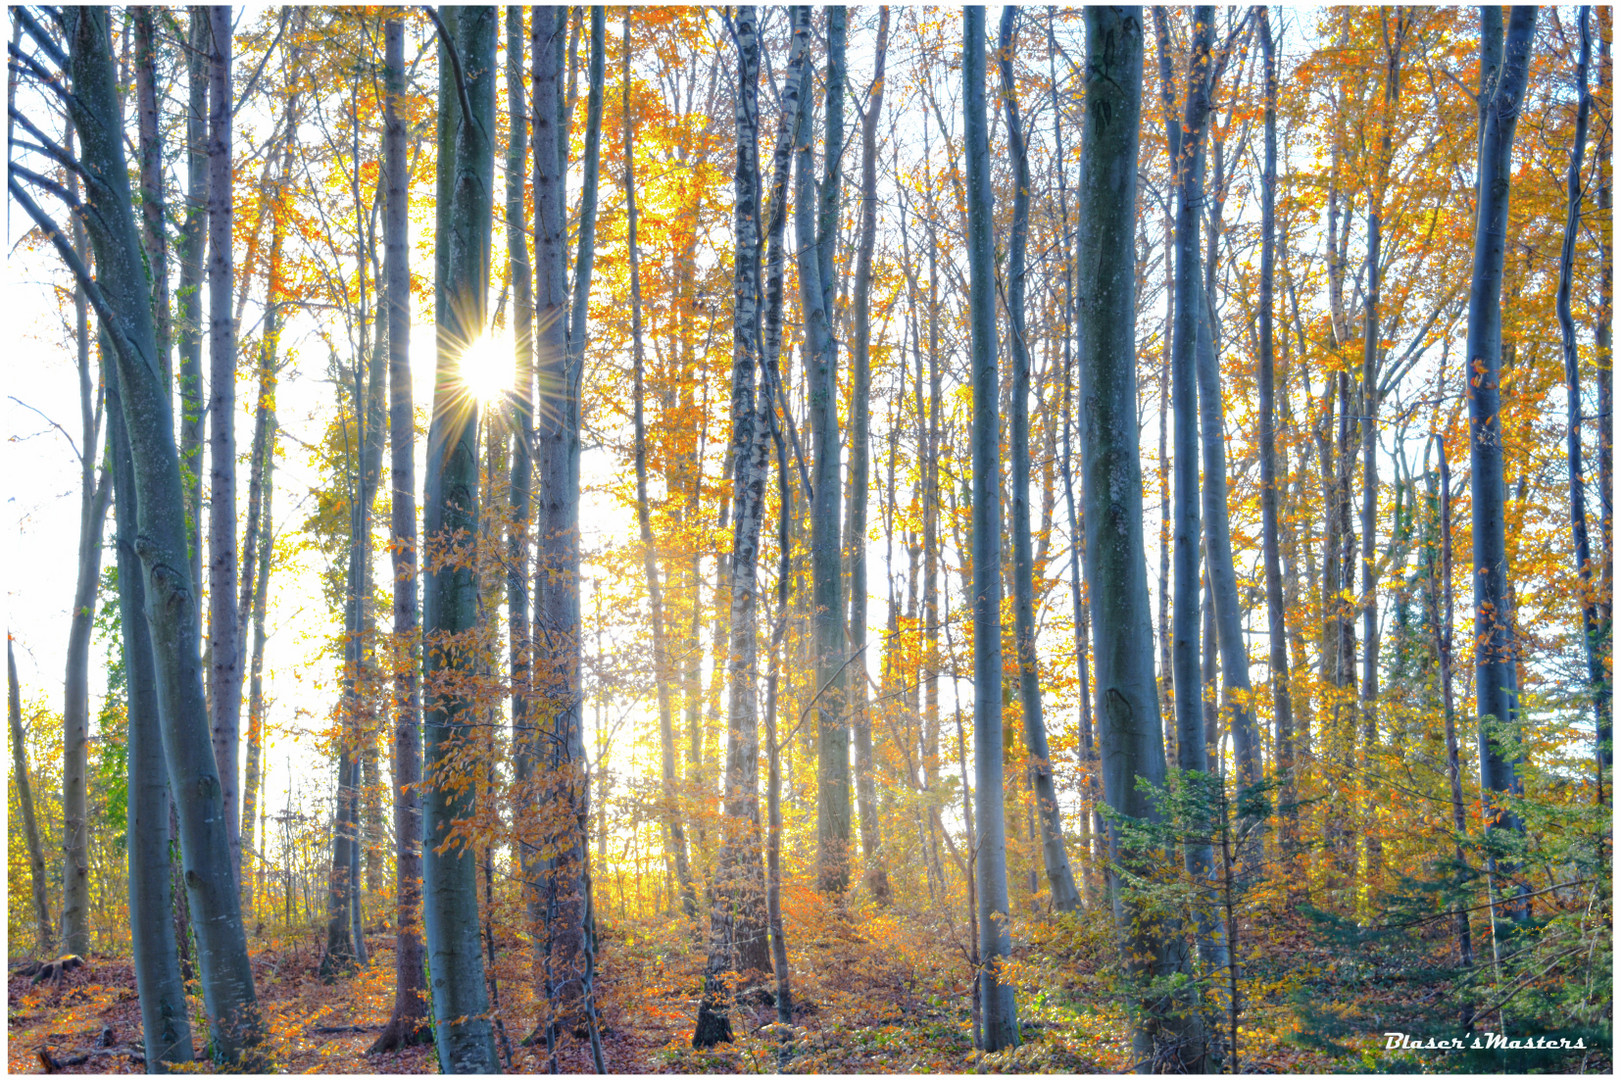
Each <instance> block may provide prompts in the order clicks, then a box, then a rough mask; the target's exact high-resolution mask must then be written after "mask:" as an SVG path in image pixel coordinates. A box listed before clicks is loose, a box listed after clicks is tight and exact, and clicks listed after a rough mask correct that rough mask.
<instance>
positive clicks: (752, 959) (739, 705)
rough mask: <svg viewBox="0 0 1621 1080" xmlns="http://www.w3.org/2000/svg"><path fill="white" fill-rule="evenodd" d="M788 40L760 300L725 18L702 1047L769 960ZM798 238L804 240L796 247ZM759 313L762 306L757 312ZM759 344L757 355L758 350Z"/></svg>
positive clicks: (748, 14)
mask: <svg viewBox="0 0 1621 1080" xmlns="http://www.w3.org/2000/svg"><path fill="white" fill-rule="evenodd" d="M792 25H793V40H792V44H791V45H790V51H789V59H788V67H787V71H786V73H785V76H784V80H783V88H782V111H781V114H780V116H779V119H778V122H777V142H776V148H775V150H774V152H773V153H772V176H771V201H770V207H771V217H770V220H769V225H768V228H767V237H768V241H769V244H770V253H769V255H768V258H767V260H766V264H767V267H768V269H767V273H766V285H765V307H764V312H763V313H762V311H761V296H760V264H761V259H760V158H759V154H760V151H759V131H760V102H759V93H760V88H759V77H760V39H759V26H758V23H757V22H756V21H755V13H754V10H753V9H752V8H747V7H745V8H741V9H739V11H738V13H737V17H736V20H735V23H734V24H733V25H732V26H731V28H730V29H731V33H732V37H733V40H734V42H735V44H736V47H737V91H736V92H737V98H736V101H735V109H736V118H737V129H736V131H737V167H736V169H735V171H734V172H733V185H734V186H733V190H734V193H735V194H734V200H733V204H732V206H733V210H732V221H733V228H734V230H735V235H736V256H735V261H734V263H733V267H732V387H731V406H732V435H731V446H730V454H731V458H732V469H731V472H732V477H731V479H732V502H733V504H734V507H735V513H734V515H733V517H732V554H731V559H730V562H729V564H728V566H727V569H728V570H729V572H730V574H731V581H730V586H731V621H730V634H729V638H730V640H729V642H728V645H729V649H728V653H727V672H726V676H727V680H726V681H727V707H726V731H727V737H726V795H725V802H724V805H723V811H722V815H721V848H720V852H719V854H718V856H717V858H716V861H715V880H714V885H713V886H712V888H711V890H710V896H711V901H710V910H709V956H708V960H707V963H706V964H705V966H704V991H703V997H702V998H701V999H700V1001H699V1003H698V1022H697V1024H696V1025H695V1026H694V1029H693V1033H692V1045H693V1046H695V1047H699V1048H700V1049H702V1048H705V1047H710V1046H714V1045H716V1044H717V1043H721V1042H728V1041H730V1040H731V1038H732V1023H731V1017H730V1008H731V1002H732V989H731V986H730V984H729V982H730V976H731V975H732V974H733V973H736V974H737V975H743V976H746V975H747V973H748V972H750V971H755V972H766V971H770V970H771V968H772V961H771V952H770V941H769V939H768V933H767V921H768V918H767V911H766V903H767V896H766V888H765V878H764V873H763V871H762V869H761V866H760V847H761V845H760V795H759V777H760V736H759V700H758V683H757V678H758V666H759V665H758V655H759V643H758V640H757V638H758V635H757V632H756V631H757V620H758V617H759V612H758V592H759V587H758V572H759V556H760V530H761V526H762V524H763V521H764V517H765V481H766V462H767V459H766V452H767V442H766V439H767V436H768V433H769V431H770V428H771V424H772V422H773V421H772V417H773V416H774V413H775V408H776V400H775V399H776V396H777V395H779V394H781V381H780V375H779V376H778V378H777V379H776V380H773V375H774V374H776V373H775V372H774V371H773V368H774V366H775V358H776V354H777V350H778V349H779V348H780V345H781V332H782V331H781V328H782V296H783V267H784V265H785V259H784V253H783V250H782V241H783V235H784V233H785V232H786V229H787V201H786V200H787V194H788V169H789V164H790V161H791V160H792V154H793V150H794V147H795V145H796V142H797V133H798V130H799V129H800V127H801V126H802V125H803V126H805V127H808V126H809V125H808V124H804V123H803V117H802V115H801V109H802V107H803V99H804V95H805V94H806V81H807V80H806V77H805V76H806V73H807V72H808V70H809V68H808V66H807V52H808V45H809V38H810V11H809V9H808V8H806V7H804V6H803V5H799V6H796V7H795V9H794V11H793V12H792ZM802 250H803V249H802ZM762 316H763V317H762ZM762 353H763V355H762Z"/></svg>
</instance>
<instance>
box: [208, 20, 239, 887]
mask: <svg viewBox="0 0 1621 1080" xmlns="http://www.w3.org/2000/svg"><path fill="white" fill-rule="evenodd" d="M208 26H209V55H210V56H211V57H212V62H211V67H210V71H209V80H208V249H209V258H208V319H209V326H208V357H209V368H208V415H209V422H208V460H209V486H208V646H209V655H210V657H211V658H212V659H211V669H210V678H209V685H210V686H211V687H212V688H213V696H212V698H211V700H210V702H209V708H210V718H211V720H212V724H213V739H214V763H215V766H216V767H217V768H218V769H219V777H220V798H221V801H222V803H223V805H224V808H225V833H226V838H227V840H228V841H229V844H230V853H229V858H230V868H231V873H232V874H233V875H236V874H238V873H239V872H240V869H241V859H240V851H239V849H238V844H239V842H240V838H239V836H238V833H237V826H238V819H237V810H238V794H239V790H238V786H237V757H236V755H237V743H238V741H239V731H238V729H239V726H240V724H241V719H242V660H241V656H240V655H239V654H240V651H241V650H240V649H239V648H238V640H237V615H236V606H237V595H236V589H237V562H236V559H237V551H236V320H235V319H234V318H233V317H232V314H231V289H232V280H233V264H232V254H231V225H232V222H233V221H234V219H235V213H234V210H233V208H232V204H231V198H232V195H231V192H232V183H231V150H232V145H231V116H232V111H233V108H234V106H235V98H234V96H233V95H232V93H231V59H232V57H231V48H232V42H231V8H230V5H215V6H212V7H210V8H209V9H208Z"/></svg>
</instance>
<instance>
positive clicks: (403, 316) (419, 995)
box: [367, 15, 433, 1054]
mask: <svg viewBox="0 0 1621 1080" xmlns="http://www.w3.org/2000/svg"><path fill="white" fill-rule="evenodd" d="M383 48H384V68H383V84H384V90H385V94H386V96H385V98H384V110H383V117H384V119H383V123H384V127H383V182H384V183H385V184H386V185H387V188H386V192H387V198H386V201H385V203H384V208H383V259H384V267H385V270H384V272H385V275H386V288H387V293H386V300H385V302H386V303H387V305H388V382H389V416H388V426H389V455H390V457H389V478H390V481H391V483H392V488H391V489H390V492H389V539H390V543H389V549H390V551H391V552H392V553H393V569H394V639H395V640H394V649H393V656H394V665H393V670H394V689H393V701H392V706H393V708H392V712H393V716H394V753H393V769H394V777H393V779H394V892H395V915H394V933H395V944H394V1013H393V1015H392V1016H391V1017H390V1018H389V1022H388V1025H387V1026H386V1027H384V1028H383V1033H382V1034H381V1035H379V1036H378V1037H377V1041H376V1042H375V1043H373V1044H372V1045H371V1048H370V1049H369V1050H367V1053H369V1054H378V1053H383V1052H384V1051H387V1050H393V1049H396V1048H398V1047H401V1046H410V1045H413V1044H416V1043H421V1042H426V1041H427V1040H428V1039H430V1038H432V1035H433V1030H432V1028H431V1027H429V1026H428V1024H427V1023H426V1021H427V1018H428V1002H427V990H428V987H427V980H426V979H425V978H424V975H423V941H422V810H421V804H420V799H421V796H420V795H418V793H417V787H416V785H417V784H419V783H420V782H421V780H422V742H421V733H420V731H419V725H420V724H421V709H422V702H421V696H420V690H419V688H418V682H417V671H418V664H419V663H420V651H419V648H418V642H417V573H418V566H417V524H416V480H415V475H416V465H415V461H414V451H415V447H416V417H415V410H414V408H413V405H412V401H411V266H410V252H409V249H408V248H407V247H406V209H407V206H406V201H407V197H408V196H407V192H408V186H407V185H408V172H407V170H408V164H409V163H408V162H407V160H406V152H405V120H404V117H402V116H401V115H400V99H401V97H403V95H404V93H405V26H404V20H403V18H401V17H400V16H398V15H396V16H394V17H392V18H389V19H388V20H387V21H386V22H385V23H384V24H383Z"/></svg>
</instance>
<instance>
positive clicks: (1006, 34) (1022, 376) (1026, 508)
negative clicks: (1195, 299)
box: [997, 6, 1084, 911]
mask: <svg viewBox="0 0 1621 1080" xmlns="http://www.w3.org/2000/svg"><path fill="white" fill-rule="evenodd" d="M1017 18H1018V9H1017V8H1015V7H1012V6H1008V7H1004V8H1003V9H1002V27H1001V38H1000V41H999V43H998V48H997V67H998V68H999V69H1000V73H1001V79H1002V107H1003V110H1004V111H1005V113H1006V116H1007V125H1008V148H1009V149H1008V152H1009V155H1010V156H1011V158H1012V160H1013V230H1012V234H1011V236H1010V238H1009V249H1008V271H1007V280H1008V288H1007V309H1008V321H1009V324H1010V326H1009V332H1008V346H1009V351H1010V352H1011V353H1012V360H1013V386H1012V391H1011V398H1012V408H1011V409H1010V410H1009V418H1008V424H1009V427H1008V447H1009V457H1010V464H1011V472H1012V476H1011V482H1012V486H1013V522H1012V527H1013V614H1014V645H1015V650H1016V652H1017V659H1018V664H1019V701H1020V705H1021V708H1022V710H1023V719H1024V725H1023V726H1024V741H1025V749H1026V750H1027V751H1028V752H1029V754H1030V785H1031V793H1032V795H1033V796H1034V797H1035V799H1036V802H1037V809H1038V812H1039V814H1040V818H1041V861H1042V866H1043V867H1044V869H1045V870H1046V872H1047V884H1048V887H1049V888H1050V889H1051V890H1052V904H1053V907H1055V908H1057V909H1058V910H1059V911H1074V910H1075V909H1076V908H1078V907H1080V904H1081V896H1080V893H1079V892H1078V891H1077V890H1076V888H1075V874H1074V871H1073V870H1071V869H1070V865H1069V853H1068V851H1066V850H1065V848H1064V826H1063V821H1062V820H1061V819H1060V817H1059V814H1058V791H1057V789H1056V787H1055V786H1054V785H1053V768H1052V752H1051V751H1050V750H1049V749H1048V748H1047V724H1046V720H1045V718H1044V717H1043V715H1042V704H1041V672H1040V670H1039V664H1038V662H1037V657H1036V602H1035V582H1034V575H1035V561H1034V559H1033V557H1032V555H1031V551H1030V349H1029V344H1028V342H1027V341H1026V340H1025V322H1024V286H1025V280H1024V279H1025V242H1026V239H1027V237H1028V235H1029V230H1030V160H1029V155H1028V152H1027V151H1026V149H1025V141H1024V128H1023V124H1022V121H1021V120H1020V117H1019V102H1018V97H1017V87H1016V86H1015V83H1014V79H1013V53H1014V49H1015V48H1016V42H1015V35H1016V30H1015V23H1016V20H1017ZM1081 655H1082V656H1083V657H1084V650H1082V653H1081Z"/></svg>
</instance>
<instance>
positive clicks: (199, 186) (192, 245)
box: [175, 6, 212, 632]
mask: <svg viewBox="0 0 1621 1080" xmlns="http://www.w3.org/2000/svg"><path fill="white" fill-rule="evenodd" d="M190 15H191V20H190V26H189V31H190V42H189V44H188V47H187V49H186V73H187V78H186V85H187V90H188V93H189V99H188V101H187V109H186V126H185V129H184V130H185V132H186V142H185V145H186V218H185V222H184V224H183V225H182V227H181V230H180V281H179V287H178V288H177V289H176V291H175V305H176V312H175V315H176V323H177V324H178V329H179V335H178V336H179V346H180V350H179V351H180V387H179V390H180V403H181V425H180V468H181V479H182V483H184V485H185V489H186V514H187V518H186V529H187V531H186V543H187V558H188V560H189V563H190V567H191V580H192V581H195V582H196V583H197V588H198V590H199V592H198V597H199V600H200V599H201V596H202V593H201V589H202V581H203V416H204V404H205V403H204V400H203V258H204V253H205V251H206V250H207V245H208V176H209V173H208V80H209V68H210V64H209V56H210V55H211V53H212V49H211V47H210V41H211V37H210V33H211V32H210V30H209V23H208V9H207V8H205V7H200V6H196V7H192V8H191V9H190ZM197 615H198V618H199V619H201V617H202V609H201V604H200V603H199V606H198V612H197ZM198 625H199V632H200V628H201V623H199V624H198Z"/></svg>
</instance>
